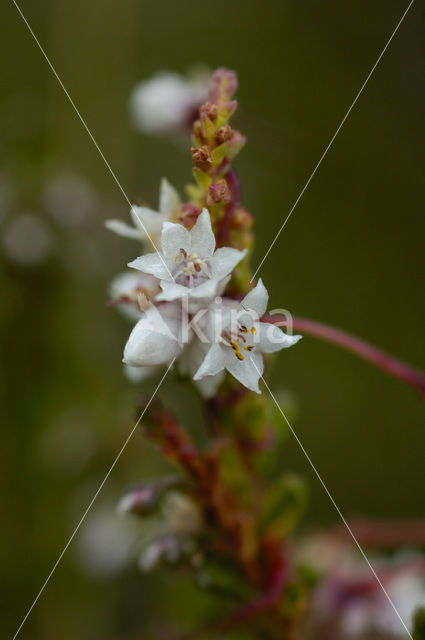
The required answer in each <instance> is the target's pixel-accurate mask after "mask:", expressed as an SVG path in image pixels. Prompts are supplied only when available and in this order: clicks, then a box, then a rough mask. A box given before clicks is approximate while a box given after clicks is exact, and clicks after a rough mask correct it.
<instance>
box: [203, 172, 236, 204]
mask: <svg viewBox="0 0 425 640" xmlns="http://www.w3.org/2000/svg"><path fill="white" fill-rule="evenodd" d="M231 199H232V194H231V193H230V189H229V187H228V184H227V182H226V180H225V179H224V178H223V179H222V180H219V181H218V182H216V183H215V184H211V185H210V186H209V188H208V201H207V202H208V204H213V203H214V204H218V203H220V202H225V203H227V202H230V200H231Z"/></svg>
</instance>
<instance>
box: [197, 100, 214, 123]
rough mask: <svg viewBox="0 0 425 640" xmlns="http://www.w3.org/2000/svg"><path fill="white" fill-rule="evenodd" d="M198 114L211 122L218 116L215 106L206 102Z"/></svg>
mask: <svg viewBox="0 0 425 640" xmlns="http://www.w3.org/2000/svg"><path fill="white" fill-rule="evenodd" d="M199 112H200V114H201V115H205V116H206V117H207V118H209V119H210V120H211V122H215V120H216V119H217V116H218V108H217V105H215V104H211V102H206V103H205V104H203V105H202V106H201V107H200V109H199Z"/></svg>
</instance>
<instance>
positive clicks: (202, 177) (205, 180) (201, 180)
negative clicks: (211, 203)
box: [193, 167, 211, 191]
mask: <svg viewBox="0 0 425 640" xmlns="http://www.w3.org/2000/svg"><path fill="white" fill-rule="evenodd" d="M193 175H194V176H195V179H196V182H197V183H198V184H199V186H200V187H201V189H203V191H208V187H209V186H210V184H211V178H210V177H209V175H207V174H206V173H205V172H204V171H202V169H199V168H198V167H194V169H193Z"/></svg>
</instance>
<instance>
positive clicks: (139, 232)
mask: <svg viewBox="0 0 425 640" xmlns="http://www.w3.org/2000/svg"><path fill="white" fill-rule="evenodd" d="M180 205H181V201H180V197H179V194H178V193H177V191H176V190H175V189H174V187H172V186H171V185H170V183H169V182H168V181H167V180H166V179H165V178H163V179H162V180H161V186H160V189H159V211H154V210H153V209H149V208H148V207H137V206H136V205H133V206H132V207H131V209H130V216H131V220H132V222H133V225H132V226H131V225H129V224H127V223H126V222H123V221H122V220H106V222H105V225H106V227H107V228H108V229H110V230H111V231H113V232H114V233H117V234H118V235H119V236H124V237H125V238H135V239H136V240H141V241H143V242H145V241H146V240H147V241H148V242H150V244H151V245H152V248H153V249H155V250H157V249H160V247H161V228H162V224H163V222H165V221H167V220H168V221H175V220H177V219H178V216H179V213H180Z"/></svg>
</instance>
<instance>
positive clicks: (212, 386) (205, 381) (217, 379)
mask: <svg viewBox="0 0 425 640" xmlns="http://www.w3.org/2000/svg"><path fill="white" fill-rule="evenodd" d="M224 376H225V373H224V371H220V372H219V373H217V374H216V375H215V376H205V377H204V378H202V380H195V384H196V386H197V387H198V389H199V391H200V392H201V394H202V395H203V397H204V398H212V397H213V396H215V395H216V393H217V389H218V387H219V386H220V385H221V383H222V382H223V379H224Z"/></svg>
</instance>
